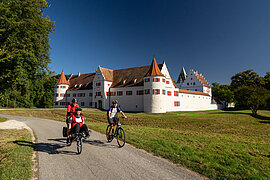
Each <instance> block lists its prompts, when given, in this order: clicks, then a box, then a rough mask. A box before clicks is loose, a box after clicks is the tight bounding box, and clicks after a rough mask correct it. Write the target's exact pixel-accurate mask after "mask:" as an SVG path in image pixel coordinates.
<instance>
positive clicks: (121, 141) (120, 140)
mask: <svg viewBox="0 0 270 180" xmlns="http://www.w3.org/2000/svg"><path fill="white" fill-rule="evenodd" d="M121 118H124V117H121ZM115 120H116V122H115V121H114V122H113V127H114V126H115V125H117V126H116V129H115V133H114V128H113V129H112V134H111V135H109V132H110V127H111V125H108V126H107V129H106V137H107V140H108V142H109V143H110V142H112V140H113V138H114V137H116V139H117V144H118V146H119V147H120V148H121V147H123V146H124V145H125V143H126V136H125V131H124V129H123V128H122V127H121V123H120V120H119V118H115Z"/></svg>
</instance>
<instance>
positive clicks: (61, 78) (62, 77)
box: [56, 71, 69, 84]
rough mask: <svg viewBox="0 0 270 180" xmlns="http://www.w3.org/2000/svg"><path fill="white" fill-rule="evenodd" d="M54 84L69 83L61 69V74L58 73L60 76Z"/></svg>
mask: <svg viewBox="0 0 270 180" xmlns="http://www.w3.org/2000/svg"><path fill="white" fill-rule="evenodd" d="M56 84H69V83H68V82H67V79H66V77H65V74H64V72H63V71H62V73H61V75H60V77H59V80H58V81H57V83H56Z"/></svg>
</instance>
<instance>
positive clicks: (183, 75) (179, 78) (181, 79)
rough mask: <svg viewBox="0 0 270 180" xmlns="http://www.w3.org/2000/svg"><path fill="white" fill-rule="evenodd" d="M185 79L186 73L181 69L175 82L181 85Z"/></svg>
mask: <svg viewBox="0 0 270 180" xmlns="http://www.w3.org/2000/svg"><path fill="white" fill-rule="evenodd" d="M186 78H187V73H186V71H185V68H184V67H182V69H181V72H180V74H179V77H178V80H177V83H181V82H184V81H185V80H186Z"/></svg>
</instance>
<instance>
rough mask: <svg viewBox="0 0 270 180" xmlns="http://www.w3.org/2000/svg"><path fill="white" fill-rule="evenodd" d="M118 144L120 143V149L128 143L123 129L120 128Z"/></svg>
mask: <svg viewBox="0 0 270 180" xmlns="http://www.w3.org/2000/svg"><path fill="white" fill-rule="evenodd" d="M117 143H118V145H119V147H123V146H124V145H125V143H126V136H125V131H124V129H122V128H121V127H120V128H118V132H117Z"/></svg>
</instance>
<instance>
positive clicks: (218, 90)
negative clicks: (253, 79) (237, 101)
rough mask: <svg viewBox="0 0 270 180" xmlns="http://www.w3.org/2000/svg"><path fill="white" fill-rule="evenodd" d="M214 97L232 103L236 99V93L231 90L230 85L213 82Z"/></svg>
mask: <svg viewBox="0 0 270 180" xmlns="http://www.w3.org/2000/svg"><path fill="white" fill-rule="evenodd" d="M212 94H213V98H215V99H218V100H221V101H226V102H227V103H231V102H233V101H234V94H233V92H232V91H231V88H230V85H220V84H218V83H213V84H212Z"/></svg>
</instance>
